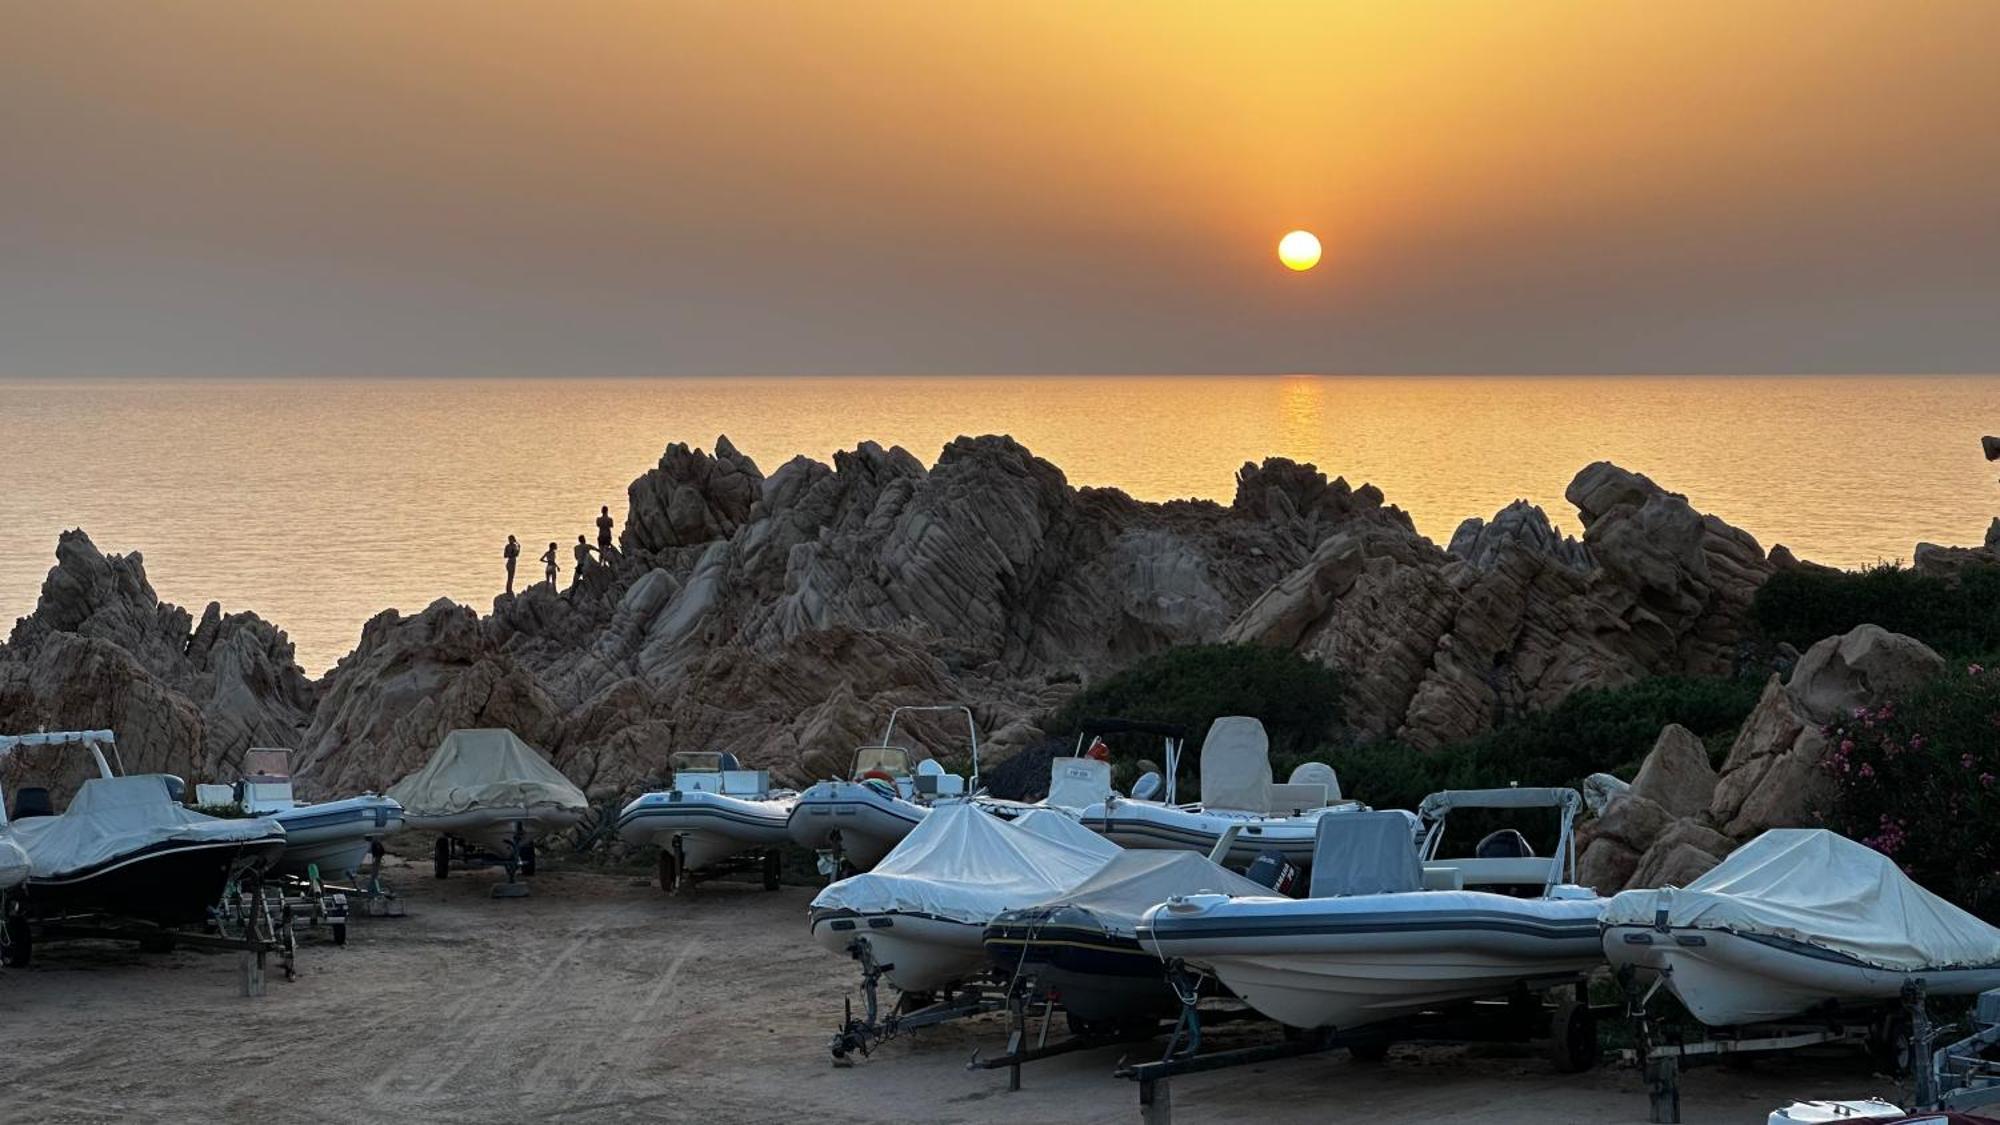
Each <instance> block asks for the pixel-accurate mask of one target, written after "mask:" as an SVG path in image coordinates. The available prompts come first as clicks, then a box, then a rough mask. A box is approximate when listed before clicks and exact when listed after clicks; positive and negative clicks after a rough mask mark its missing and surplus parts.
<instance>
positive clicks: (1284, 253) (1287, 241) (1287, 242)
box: [1278, 230, 1319, 271]
mask: <svg viewBox="0 0 2000 1125" xmlns="http://www.w3.org/2000/svg"><path fill="white" fill-rule="evenodd" d="M1278 260H1279V261H1281V262H1283V263H1285V266H1286V268H1288V269H1294V270H1300V271H1305V270H1309V269H1311V268H1313V267H1314V266H1316V265H1319V239H1318V238H1317V237H1316V236H1314V234H1313V232H1311V231H1309V230H1295V231H1293V232H1292V233H1290V234H1288V235H1286V236H1285V237H1283V238H1281V239H1279V240H1278Z"/></svg>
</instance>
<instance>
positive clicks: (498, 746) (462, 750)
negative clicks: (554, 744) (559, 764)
mask: <svg viewBox="0 0 2000 1125" xmlns="http://www.w3.org/2000/svg"><path fill="white" fill-rule="evenodd" d="M388 795H389V796H391V797H393V798H395V799H396V800H398V801H400V802H402V805H403V809H404V811H405V812H406V813H407V814H408V815H410V816H415V817H425V816H452V815H455V814H458V813H462V812H467V811H469V810H472V809H534V808H561V809H575V810H577V811H582V810H584V809H587V808H589V807H590V803H589V802H588V801H587V800H585V799H584V796H583V790H581V789H578V788H577V787H576V786H574V785H572V784H570V780H569V778H566V777H564V776H563V775H562V771H561V770H558V769H557V768H555V767H554V766H552V765H550V764H549V760H548V759H547V758H544V757H542V755H541V753H540V752H539V751H537V750H536V749H535V748H534V747H532V746H530V745H528V744H527V743H525V742H523V741H521V740H520V739H519V738H518V737H516V736H515V734H514V732H513V731H511V730H500V729H489V730H455V731H452V732H451V733H450V734H448V735H446V736H445V739H444V741H443V742H440V743H439V744H438V748H437V752H436V753H434V754H432V755H431V760H430V761H429V762H426V763H425V764H424V768H423V769H420V770H418V771H417V772H415V773H413V774H411V775H410V776H408V777H406V778H404V779H403V780H401V781H399V782H397V783H396V784H395V785H393V786H390V788H389V793H388Z"/></svg>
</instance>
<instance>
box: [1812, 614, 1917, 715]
mask: <svg viewBox="0 0 2000 1125" xmlns="http://www.w3.org/2000/svg"><path fill="white" fill-rule="evenodd" d="M1944 666H1945V665H1944V657H1942V656H1939V655H1938V654H1937V653H1936V652H1934V651H1932V649H1931V647H1930V646H1929V645H1926V644H1924V643H1923V642H1922V641H1920V640H1918V639H1916V638H1915V637H1907V636H1904V635H1903V634H1901V633H1891V632H1890V631H1889V630H1887V629H1884V628H1882V627H1881V626H1880V625H1857V626H1855V627H1854V628H1853V629H1851V630H1849V631H1848V632H1846V633H1844V634H1842V635H1840V636H1838V637H1827V638H1826V639H1825V640H1822V641H1820V642H1818V643H1817V644H1814V645H1813V646H1812V647H1811V648H1809V649H1807V650H1806V651H1805V654H1804V655H1802V656H1800V657H1799V662H1798V666H1797V667H1795V668H1794V669H1792V678H1791V679H1790V680H1789V681H1788V682H1787V683H1786V685H1785V693H1786V694H1787V695H1788V696H1790V697H1791V702H1792V706H1793V709H1794V710H1796V711H1797V712H1798V713H1799V714H1800V715H1802V716H1804V717H1805V718H1806V719H1808V720H1810V721H1812V722H1815V723H1831V722H1837V721H1839V720H1841V719H1845V718H1848V717H1850V716H1852V715H1853V714H1854V712H1855V710H1856V709H1857V708H1860V707H1868V706H1873V705H1875V704H1876V703H1879V702H1881V701H1882V700H1883V699H1886V698H1890V697H1893V696H1898V695H1902V694H1904V693H1906V692H1908V691H1910V690H1911V689H1913V688H1916V687H1918V686H1920V685H1921V684H1923V683H1924V682H1925V681H1927V680H1930V679H1932V678H1934V677H1935V676H1937V675H1938V674H1939V673H1941V672H1943V671H1944Z"/></svg>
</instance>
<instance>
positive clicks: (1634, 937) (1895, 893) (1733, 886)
mask: <svg viewBox="0 0 2000 1125" xmlns="http://www.w3.org/2000/svg"><path fill="white" fill-rule="evenodd" d="M1603 947H1604V954H1605V956H1606V957H1607V958H1608V959H1609V960H1610V961H1611V963H1612V964H1613V965H1615V966H1620V967H1624V966H1632V967H1633V968H1634V970H1635V971H1638V972H1640V973H1642V974H1663V975H1664V977H1665V983H1666V987H1667V988H1668V989H1669V990H1670V991H1671V992H1672V993H1673V994H1674V995H1675V996H1676V997H1677V998H1679V1000H1680V1002H1681V1003H1682V1005H1684V1006H1685V1007H1686V1008H1687V1010H1688V1012H1689V1014H1691V1015H1693V1016H1694V1017H1695V1018H1696V1019H1698V1020H1700V1021H1701V1022H1702V1023H1704V1024H1708V1025H1709V1026H1712V1027H1733V1026H1737V1025H1741V1024H1751V1023H1762V1022H1768V1021H1773V1020H1781V1019H1784V1018H1786V1017H1789V1016H1796V1015H1799V1014H1801V1013H1804V1012H1808V1011H1813V1010H1817V1009H1822V1008H1829V1007H1841V1006H1847V1005H1857V1004H1865V1003H1888V1002H1893V1001H1896V1000H1897V999H1898V998H1899V997H1900V996H1901V995H1902V991H1903V986H1904V985H1905V984H1906V983H1908V982H1910V981H1915V980H1921V981H1922V982H1923V985H1924V991H1925V993H1926V994H1927V995H1932V996H1937V995H1953V996H1956V995H1968V994H1972V993H1977V992H1983V991H1985V990H1987V989H1990V988H2000V929H1996V928H1995V927H1993V926H1990V925H1988V924H1986V923H1985V922H1982V921H1980V920H1979V919H1978V918H1976V917H1974V916H1972V915H1971V914H1969V913H1967V912H1966V911H1964V910H1961V909H1959V908H1958V907H1956V906H1953V905H1952V904H1951V903H1949V902H1946V901H1945V900H1943V899H1941V898H1939V897H1938V896H1936V895H1934V894H1932V893H1930V892H1929V891H1927V890H1925V889H1924V888H1922V887H1920V886H1918V885H1917V884H1916V883H1915V882H1914V881H1912V880H1911V879H1910V878H1909V877H1908V876H1906V875H1904V874H1903V872H1902V870H1901V869H1900V868H1898V867H1897V866H1896V864H1895V861H1894V860H1892V859H1890V858H1889V857H1887V856H1885V855H1883V854H1882V853H1881V852H1878V851H1876V850H1875V849H1873V848H1870V847H1868V846H1866V845H1864V844H1859V843H1856V842H1855V841H1853V840H1849V839H1847V838H1846V837H1844V836H1841V835H1839V834H1837V833H1834V832H1828V831H1826V830H1824V829H1816V828H1775V829H1772V830H1770V831H1768V832H1765V833H1764V834H1763V835H1761V836H1759V837H1757V838H1756V839H1754V840H1752V841H1750V842H1749V843H1747V844H1745V845H1743V846H1742V847H1740V848H1738V849H1736V850H1735V851H1734V852H1732V853H1730V855H1729V856H1728V858H1726V859H1724V860H1723V861H1722V862H1721V863H1719V864H1717V865H1716V866H1715V867H1713V868H1711V869H1709V871H1708V872H1707V873H1705V874H1703V875H1702V876H1700V877H1699V878H1697V879H1695V880H1694V881H1692V882H1690V883H1689V884H1688V885H1687V886H1685V887H1662V888H1659V889H1657V890H1633V891H1623V892H1620V893H1619V894H1617V895H1615V896H1613V897H1612V898H1611V899H1610V900H1609V904H1608V905H1607V906H1606V908H1605V912H1604V920H1603Z"/></svg>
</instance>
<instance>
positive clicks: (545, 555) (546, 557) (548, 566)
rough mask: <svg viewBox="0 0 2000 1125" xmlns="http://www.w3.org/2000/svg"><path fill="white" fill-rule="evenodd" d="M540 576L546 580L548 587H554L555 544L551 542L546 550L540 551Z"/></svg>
mask: <svg viewBox="0 0 2000 1125" xmlns="http://www.w3.org/2000/svg"><path fill="white" fill-rule="evenodd" d="M542 577H543V579H545V580H546V581H547V582H548V584H549V589H551V590H553V589H555V588H556V545H555V543H553V542H551V543H550V544H549V549H548V550H547V551H544V552H542Z"/></svg>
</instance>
